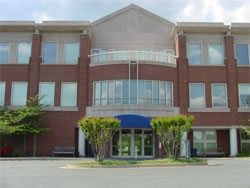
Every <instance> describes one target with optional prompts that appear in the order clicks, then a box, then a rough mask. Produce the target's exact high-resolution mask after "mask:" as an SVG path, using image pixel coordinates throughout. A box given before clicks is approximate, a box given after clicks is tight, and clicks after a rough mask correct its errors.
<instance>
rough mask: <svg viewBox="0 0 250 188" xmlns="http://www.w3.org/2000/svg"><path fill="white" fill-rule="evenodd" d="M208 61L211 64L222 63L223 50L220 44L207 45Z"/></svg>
mask: <svg viewBox="0 0 250 188" xmlns="http://www.w3.org/2000/svg"><path fill="white" fill-rule="evenodd" d="M208 63H209V64H211V65H222V64H224V63H223V50H222V45H221V44H209V45H208Z"/></svg>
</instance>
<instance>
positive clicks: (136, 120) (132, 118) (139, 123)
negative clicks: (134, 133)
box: [115, 114, 152, 128]
mask: <svg viewBox="0 0 250 188" xmlns="http://www.w3.org/2000/svg"><path fill="white" fill-rule="evenodd" d="M115 118H117V119H119V120H120V121H121V125H120V126H121V128H152V127H151V125H150V120H151V119H150V118H149V117H145V116H140V115H134V114H123V115H118V116H115Z"/></svg>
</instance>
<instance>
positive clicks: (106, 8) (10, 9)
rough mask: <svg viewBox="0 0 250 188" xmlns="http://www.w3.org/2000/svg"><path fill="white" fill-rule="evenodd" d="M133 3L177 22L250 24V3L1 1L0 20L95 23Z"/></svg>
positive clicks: (220, 0) (194, 0)
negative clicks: (80, 21) (81, 21)
mask: <svg viewBox="0 0 250 188" xmlns="http://www.w3.org/2000/svg"><path fill="white" fill-rule="evenodd" d="M131 3H134V4H136V5H138V6H141V7H142V8H145V9H147V10H149V11H151V12H153V13H155V14H157V15H159V16H161V17H163V18H165V19H167V20H169V21H172V22H174V23H175V22H181V21H199V22H224V23H226V24H229V23H231V22H250V0H0V20H33V21H36V22H41V21H42V20H84V21H91V22H92V21H95V20H97V19H99V18H101V17H103V16H106V15H108V14H110V13H112V12H114V11H116V10H119V9H121V8H123V7H125V6H127V5H130V4H131Z"/></svg>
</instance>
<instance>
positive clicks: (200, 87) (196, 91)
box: [189, 84, 206, 107]
mask: <svg viewBox="0 0 250 188" xmlns="http://www.w3.org/2000/svg"><path fill="white" fill-rule="evenodd" d="M189 101H190V107H205V106H206V105H205V85H204V84H189Z"/></svg>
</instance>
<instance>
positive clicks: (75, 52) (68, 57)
mask: <svg viewBox="0 0 250 188" xmlns="http://www.w3.org/2000/svg"><path fill="white" fill-rule="evenodd" d="M78 57H79V43H76V42H66V43H64V63H65V64H77V62H78Z"/></svg>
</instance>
